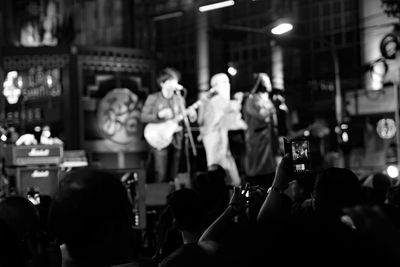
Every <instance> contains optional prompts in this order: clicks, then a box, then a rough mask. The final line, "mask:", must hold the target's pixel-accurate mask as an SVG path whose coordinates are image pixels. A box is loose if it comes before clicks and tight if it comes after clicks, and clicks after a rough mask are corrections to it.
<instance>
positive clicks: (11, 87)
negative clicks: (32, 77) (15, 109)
mask: <svg viewBox="0 0 400 267" xmlns="http://www.w3.org/2000/svg"><path fill="white" fill-rule="evenodd" d="M20 83H21V79H20V77H19V76H18V72H16V71H10V72H8V73H7V77H6V80H5V81H4V83H3V95H4V96H5V98H6V99H7V102H8V103H9V104H16V103H17V102H18V99H19V97H20V95H21V88H20V87H19V84H20Z"/></svg>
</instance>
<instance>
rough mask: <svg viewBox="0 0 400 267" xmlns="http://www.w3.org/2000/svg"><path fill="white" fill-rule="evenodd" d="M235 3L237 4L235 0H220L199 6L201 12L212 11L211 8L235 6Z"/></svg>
mask: <svg viewBox="0 0 400 267" xmlns="http://www.w3.org/2000/svg"><path fill="white" fill-rule="evenodd" d="M234 4H235V1H233V0H230V1H222V2H218V3H214V4H210V5H204V6H201V7H199V11H200V12H206V11H211V10H214V9H219V8H223V7H228V6H233V5H234Z"/></svg>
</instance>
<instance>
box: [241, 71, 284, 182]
mask: <svg viewBox="0 0 400 267" xmlns="http://www.w3.org/2000/svg"><path fill="white" fill-rule="evenodd" d="M271 91H272V85H271V81H270V78H269V76H268V75H267V74H266V73H257V75H256V82H255V84H254V86H253V89H252V90H251V92H250V94H249V95H248V96H247V98H246V99H245V100H244V104H243V117H244V119H245V121H246V123H247V126H248V128H247V130H246V132H245V144H246V153H245V159H244V169H245V173H246V176H248V177H255V176H258V175H265V174H269V173H272V172H274V171H275V168H276V164H277V157H278V156H280V154H279V137H278V132H277V126H278V125H277V116H276V108H275V107H274V103H273V102H272V101H271V98H270V97H271V96H270V94H271Z"/></svg>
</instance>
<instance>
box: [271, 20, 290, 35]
mask: <svg viewBox="0 0 400 267" xmlns="http://www.w3.org/2000/svg"><path fill="white" fill-rule="evenodd" d="M292 29H293V24H291V23H289V22H287V21H282V20H278V21H277V22H276V23H275V26H273V27H272V29H271V33H272V34H275V35H281V34H284V33H287V32H289V31H291V30H292Z"/></svg>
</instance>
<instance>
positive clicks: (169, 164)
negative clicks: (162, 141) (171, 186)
mask: <svg viewBox="0 0 400 267" xmlns="http://www.w3.org/2000/svg"><path fill="white" fill-rule="evenodd" d="M180 78H181V75H180V73H179V71H178V70H176V69H174V68H165V69H162V70H161V71H160V72H159V74H158V76H157V84H158V85H159V86H160V88H161V91H159V92H156V93H153V94H150V95H149V96H148V97H147V99H146V101H145V104H144V106H143V109H142V114H141V120H142V122H143V123H145V124H148V123H164V124H163V125H165V127H169V125H170V124H168V123H165V122H168V121H170V122H171V123H173V122H174V120H176V121H178V119H177V118H178V117H179V116H181V114H182V113H183V111H182V110H181V107H185V106H186V101H185V98H184V96H182V94H181V92H182V91H183V90H185V89H184V88H183V86H182V85H180V84H179V83H178V82H179V80H180ZM185 111H186V113H187V115H188V117H189V119H190V120H191V121H194V120H196V119H197V114H196V111H195V110H194V109H187V110H185ZM178 122H179V121H178ZM165 131H169V129H167V128H166V129H165ZM182 139H183V127H182V126H181V123H180V122H179V126H178V128H177V129H175V130H174V134H173V139H172V142H171V144H169V145H168V146H167V147H166V148H163V149H157V148H154V147H152V148H151V150H150V152H151V154H150V155H151V157H152V159H153V162H154V182H156V183H161V182H170V181H173V180H174V179H175V178H176V176H177V174H178V169H179V161H180V156H181V150H182ZM151 157H150V158H149V160H151ZM148 166H150V164H148ZM149 171H150V173H151V170H149ZM148 173H149V172H148ZM148 180H150V178H149V179H148Z"/></svg>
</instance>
